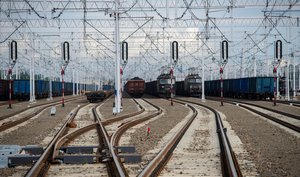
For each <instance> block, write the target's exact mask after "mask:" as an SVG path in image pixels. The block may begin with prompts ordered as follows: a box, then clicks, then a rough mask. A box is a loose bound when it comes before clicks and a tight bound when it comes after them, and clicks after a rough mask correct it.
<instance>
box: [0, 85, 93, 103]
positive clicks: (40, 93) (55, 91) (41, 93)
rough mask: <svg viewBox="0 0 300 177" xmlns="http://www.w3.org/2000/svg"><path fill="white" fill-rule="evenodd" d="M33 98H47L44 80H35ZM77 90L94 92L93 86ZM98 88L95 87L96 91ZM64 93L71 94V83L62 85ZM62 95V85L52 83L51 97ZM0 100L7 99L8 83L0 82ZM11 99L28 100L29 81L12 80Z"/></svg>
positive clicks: (46, 86)
mask: <svg viewBox="0 0 300 177" xmlns="http://www.w3.org/2000/svg"><path fill="white" fill-rule="evenodd" d="M34 88H35V97H36V99H40V98H47V97H49V92H50V83H49V81H44V80H35V87H34ZM79 88H85V89H86V90H87V91H94V90H95V85H94V84H79ZM97 88H98V87H96V89H97ZM74 89H75V92H77V87H76V85H75V88H74ZM64 93H65V95H71V94H73V83H70V82H65V83H64ZM61 95H62V83H61V82H57V81H52V96H53V97H56V96H61ZM0 99H1V100H8V99H9V81H8V80H0ZM12 99H18V100H20V101H22V100H29V99H30V82H29V80H14V81H12Z"/></svg>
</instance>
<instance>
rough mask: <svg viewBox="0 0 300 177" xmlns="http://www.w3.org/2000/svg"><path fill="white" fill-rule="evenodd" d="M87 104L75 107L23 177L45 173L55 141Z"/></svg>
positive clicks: (35, 176) (33, 176)
mask: <svg viewBox="0 0 300 177" xmlns="http://www.w3.org/2000/svg"><path fill="white" fill-rule="evenodd" d="M86 105H87V104H84V105H81V106H80V107H77V108H76V110H75V111H74V113H72V114H71V116H70V117H69V118H68V120H67V121H66V122H65V123H64V125H63V126H62V127H61V128H60V130H59V131H58V132H57V133H56V135H55V136H54V138H53V139H52V140H51V142H50V143H49V145H48V146H47V148H46V149H45V151H44V152H43V154H42V155H41V156H40V158H39V159H38V160H37V161H36V163H35V164H34V165H33V166H32V167H31V168H30V170H29V171H28V172H27V174H26V175H25V176H26V177H37V176H43V175H44V173H46V171H47V168H48V167H49V160H50V159H51V157H52V153H53V151H54V146H55V143H56V142H57V140H58V139H59V138H60V137H61V136H63V134H64V133H65V132H66V130H67V128H68V127H67V126H68V124H69V123H70V122H71V121H73V119H74V118H75V117H76V115H77V113H78V111H79V110H80V109H81V108H83V107H84V106H86Z"/></svg>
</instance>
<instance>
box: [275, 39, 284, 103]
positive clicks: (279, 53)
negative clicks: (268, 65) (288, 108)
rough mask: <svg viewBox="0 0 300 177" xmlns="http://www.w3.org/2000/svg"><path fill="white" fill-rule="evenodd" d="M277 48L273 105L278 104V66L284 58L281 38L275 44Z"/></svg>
mask: <svg viewBox="0 0 300 177" xmlns="http://www.w3.org/2000/svg"><path fill="white" fill-rule="evenodd" d="M274 49H275V59H274V62H273V66H274V68H273V74H274V99H273V106H276V97H277V68H278V65H279V64H280V62H281V60H282V42H281V40H277V41H276V42H275V45H274Z"/></svg>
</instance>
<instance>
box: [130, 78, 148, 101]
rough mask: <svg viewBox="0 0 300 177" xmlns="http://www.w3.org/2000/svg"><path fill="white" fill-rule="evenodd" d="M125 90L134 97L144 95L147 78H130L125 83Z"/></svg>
mask: <svg viewBox="0 0 300 177" xmlns="http://www.w3.org/2000/svg"><path fill="white" fill-rule="evenodd" d="M125 91H126V92H127V93H128V94H129V95H131V96H133V97H137V98H140V97H142V96H143V94H144V91H145V80H144V79H142V78H139V77H134V78H132V79H130V80H129V81H127V83H126V84H125Z"/></svg>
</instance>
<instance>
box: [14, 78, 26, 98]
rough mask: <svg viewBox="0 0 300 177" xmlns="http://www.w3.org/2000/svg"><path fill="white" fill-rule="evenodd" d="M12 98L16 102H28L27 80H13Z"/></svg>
mask: <svg viewBox="0 0 300 177" xmlns="http://www.w3.org/2000/svg"><path fill="white" fill-rule="evenodd" d="M13 90H14V98H15V99H18V100H29V98H30V83H29V80H14V85H13Z"/></svg>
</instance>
